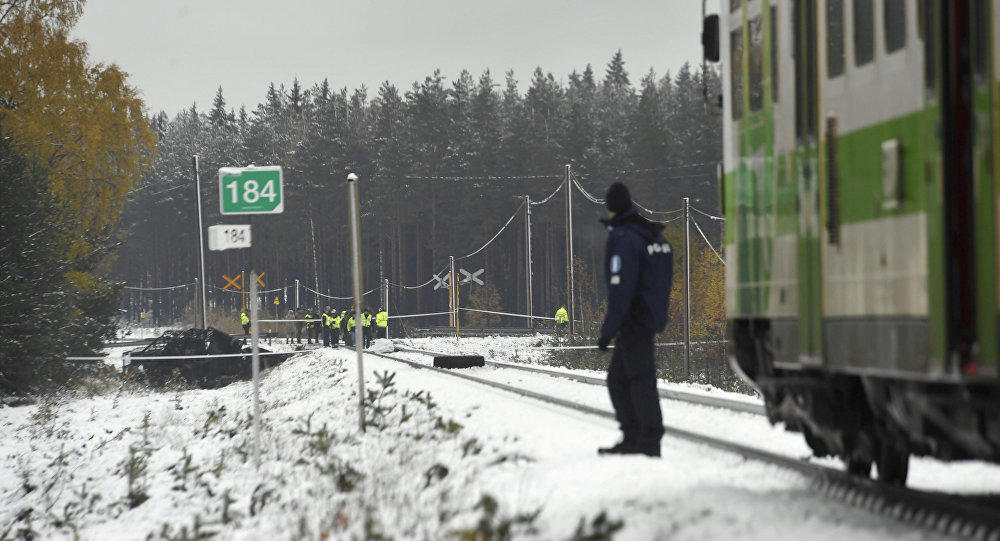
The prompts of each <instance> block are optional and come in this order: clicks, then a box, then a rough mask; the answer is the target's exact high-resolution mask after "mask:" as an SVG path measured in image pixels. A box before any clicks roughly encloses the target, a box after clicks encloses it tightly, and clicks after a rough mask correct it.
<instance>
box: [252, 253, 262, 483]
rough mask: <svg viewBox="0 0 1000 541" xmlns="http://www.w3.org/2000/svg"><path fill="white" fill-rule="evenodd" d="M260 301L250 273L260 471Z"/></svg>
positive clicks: (256, 446)
mask: <svg viewBox="0 0 1000 541" xmlns="http://www.w3.org/2000/svg"><path fill="white" fill-rule="evenodd" d="M259 321H260V299H258V298H257V272H256V271H254V270H251V271H250V341H251V344H252V347H253V461H254V464H256V466H257V469H260V344H259V342H260V329H259V328H258V326H259V323H258V322H259Z"/></svg>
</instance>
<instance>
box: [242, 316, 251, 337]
mask: <svg viewBox="0 0 1000 541" xmlns="http://www.w3.org/2000/svg"><path fill="white" fill-rule="evenodd" d="M240 325H242V326H243V336H246V335H248V334H250V316H248V315H247V311H246V310H244V311H242V312H240Z"/></svg>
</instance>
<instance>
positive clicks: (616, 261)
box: [610, 255, 622, 274]
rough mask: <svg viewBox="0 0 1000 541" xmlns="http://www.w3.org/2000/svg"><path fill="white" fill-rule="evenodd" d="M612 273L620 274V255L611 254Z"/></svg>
mask: <svg viewBox="0 0 1000 541" xmlns="http://www.w3.org/2000/svg"><path fill="white" fill-rule="evenodd" d="M610 270H611V274H618V272H619V271H621V270H622V258H621V257H620V256H618V255H613V256H611V269H610Z"/></svg>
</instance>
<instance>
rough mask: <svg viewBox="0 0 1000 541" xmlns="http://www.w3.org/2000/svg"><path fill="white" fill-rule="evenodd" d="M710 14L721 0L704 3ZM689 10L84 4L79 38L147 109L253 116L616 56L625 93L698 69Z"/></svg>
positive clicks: (518, 1) (515, 3) (543, 4)
mask: <svg viewBox="0 0 1000 541" xmlns="http://www.w3.org/2000/svg"><path fill="white" fill-rule="evenodd" d="M710 3H711V4H713V5H714V4H717V3H718V2H717V0H713V1H711V2H710ZM700 18H701V2H699V1H697V0H578V1H575V2H573V1H555V0H503V1H501V0H493V1H490V2H484V1H478V0H369V1H365V0H355V1H351V2H344V1H340V0H327V1H318V0H317V1H312V2H307V1H302V0H278V1H275V0H266V1H265V0H197V1H196V0H88V1H87V4H86V11H85V12H84V15H83V17H82V18H81V20H80V23H79V25H78V26H77V28H76V31H75V34H74V35H75V37H77V38H79V39H83V40H85V41H86V42H87V43H88V44H89V46H90V53H91V59H92V60H93V61H95V62H106V63H110V62H115V63H117V64H118V65H119V66H120V67H121V68H122V69H123V70H125V71H126V72H128V73H129V74H130V75H131V81H132V83H133V84H134V85H135V86H137V87H138V88H139V89H140V90H141V92H142V96H143V98H144V99H145V101H146V103H147V105H148V106H149V108H150V109H151V110H152V111H159V110H161V109H162V110H165V111H167V112H168V114H170V115H171V116H173V114H174V113H176V112H177V111H178V110H180V109H181V108H183V107H187V106H189V105H190V104H191V103H192V102H197V103H198V106H199V109H200V110H202V111H205V110H207V109H208V108H209V106H210V105H211V102H212V98H213V96H214V95H215V90H216V88H217V87H218V86H219V85H222V88H223V92H224V95H225V97H226V101H227V104H228V105H229V106H234V107H235V108H237V109H238V108H239V106H240V105H241V104H245V105H247V107H248V109H249V108H252V107H253V106H254V105H255V104H257V103H258V102H260V101H261V100H262V99H263V96H264V92H265V90H266V89H267V84H268V83H269V82H271V81H274V82H275V83H282V82H284V83H286V85H287V84H289V83H290V82H291V81H292V79H293V78H294V77H298V78H299V81H301V82H302V83H303V85H304V86H305V87H309V86H311V85H312V84H313V83H316V82H319V81H322V80H323V78H324V77H327V78H329V80H330V84H331V85H332V86H333V87H334V88H340V87H343V86H347V87H348V88H352V89H353V88H355V87H357V86H360V85H361V84H365V85H367V86H368V88H369V96H370V97H371V96H373V95H374V92H375V90H376V89H377V88H378V86H379V85H380V84H381V82H382V81H385V80H388V81H390V82H392V83H393V84H395V85H396V86H397V87H399V88H400V90H401V91H405V90H407V89H408V88H409V87H410V85H411V84H412V83H413V82H414V81H417V80H423V78H424V77H425V76H427V75H429V74H431V73H432V72H433V70H434V69H435V68H440V69H441V71H442V74H443V75H444V76H445V77H447V78H448V79H449V81H450V80H452V79H454V77H455V76H456V75H458V73H459V71H461V70H462V69H463V68H464V69H468V70H470V71H471V72H472V74H473V75H474V76H475V77H476V78H478V76H479V74H480V73H481V72H482V71H483V70H484V69H487V68H489V69H490V70H491V71H492V73H493V76H494V79H496V80H497V81H498V82H502V80H503V73H504V72H505V71H506V70H508V69H513V70H514V71H515V73H516V76H517V78H518V79H519V80H520V81H521V88H522V90H523V89H524V88H525V83H526V82H527V81H528V80H529V79H530V77H531V72H532V71H533V70H534V68H535V67H536V66H541V67H542V69H544V70H545V71H547V72H549V71H550V72H552V73H553V74H554V75H555V76H556V78H557V79H559V80H562V81H565V80H566V76H567V75H568V74H569V73H570V72H571V71H572V70H573V69H578V70H580V71H582V70H583V67H584V66H586V65H587V63H591V64H593V66H594V69H595V71H596V72H597V74H598V75H599V76H603V73H604V67H605V65H606V64H607V62H608V60H609V59H610V58H611V55H612V54H613V53H614V52H615V51H617V50H618V49H621V50H622V52H623V54H624V55H625V62H626V69H627V70H628V71H629V74H630V76H631V78H632V81H633V83H638V81H639V79H640V77H641V76H642V75H643V74H644V73H645V72H646V71H648V70H649V69H650V68H653V69H655V70H656V72H657V74H658V75H662V74H663V73H664V72H665V71H667V70H670V71H671V72H675V71H676V70H677V68H678V67H679V66H681V65H682V64H683V63H684V62H685V61H688V60H690V61H691V62H692V63H697V62H700V59H701V46H700V29H701V23H700Z"/></svg>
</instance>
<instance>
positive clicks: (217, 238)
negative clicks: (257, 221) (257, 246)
mask: <svg viewBox="0 0 1000 541" xmlns="http://www.w3.org/2000/svg"><path fill="white" fill-rule="evenodd" d="M249 247H250V226H249V225H246V224H240V225H233V224H223V225H213V226H209V228H208V249H209V250H229V249H230V248H249Z"/></svg>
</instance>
